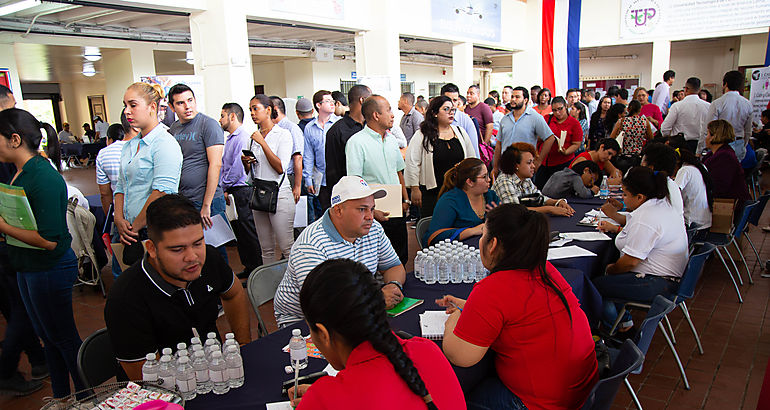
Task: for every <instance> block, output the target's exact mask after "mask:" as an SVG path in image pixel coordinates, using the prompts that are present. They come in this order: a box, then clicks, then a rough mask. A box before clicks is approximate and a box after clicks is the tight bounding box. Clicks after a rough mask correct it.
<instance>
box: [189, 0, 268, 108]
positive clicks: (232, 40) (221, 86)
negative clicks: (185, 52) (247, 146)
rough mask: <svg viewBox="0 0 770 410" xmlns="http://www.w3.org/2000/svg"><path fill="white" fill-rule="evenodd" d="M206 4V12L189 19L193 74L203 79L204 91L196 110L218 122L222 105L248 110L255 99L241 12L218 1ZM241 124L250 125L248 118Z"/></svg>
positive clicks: (244, 21)
mask: <svg viewBox="0 0 770 410" xmlns="http://www.w3.org/2000/svg"><path fill="white" fill-rule="evenodd" d="M205 4H206V5H207V7H208V9H207V10H206V11H202V12H196V13H192V14H191V15H190V37H191V39H192V51H193V54H194V55H195V74H196V75H199V76H201V77H202V78H203V88H204V90H205V95H204V96H203V98H198V109H199V111H201V112H204V113H205V114H206V115H209V116H211V117H214V118H219V112H220V108H221V107H222V104H224V103H228V102H237V103H238V104H240V105H241V107H243V109H244V110H246V109H247V106H248V104H249V100H250V99H251V97H253V96H254V76H253V74H252V69H251V55H250V53H249V39H248V33H247V31H246V14H245V12H244V10H243V8H241V7H225V6H224V5H223V2H221V1H219V0H206V1H205ZM201 100H203V101H201ZM244 122H246V123H251V119H250V118H249V116H248V115H247V116H246V118H244Z"/></svg>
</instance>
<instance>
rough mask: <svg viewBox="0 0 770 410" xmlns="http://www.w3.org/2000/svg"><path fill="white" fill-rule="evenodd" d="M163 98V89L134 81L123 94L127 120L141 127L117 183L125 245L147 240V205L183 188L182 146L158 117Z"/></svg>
mask: <svg viewBox="0 0 770 410" xmlns="http://www.w3.org/2000/svg"><path fill="white" fill-rule="evenodd" d="M162 98H163V89H161V87H160V86H159V85H158V84H147V83H133V84H131V85H130V86H129V87H128V89H127V90H126V93H125V94H124V95H123V105H124V106H125V109H124V113H125V115H126V121H128V123H129V124H131V126H132V127H133V128H136V129H139V130H140V133H139V135H137V136H136V138H132V139H131V140H130V141H128V142H126V143H125V144H124V145H123V150H122V151H121V154H120V174H119V175H118V181H117V183H116V185H115V202H114V203H115V212H114V214H115V226H116V227H117V229H118V233H119V234H120V241H121V242H122V243H123V244H125V245H131V244H134V243H137V242H138V241H139V242H141V241H142V240H144V239H147V230H146V225H147V214H146V211H147V206H148V205H150V204H151V203H152V202H153V201H154V200H156V199H158V198H160V197H161V196H163V195H165V194H175V193H177V191H178V190H179V177H180V175H181V172H182V149H181V148H180V147H179V143H178V142H177V141H176V139H174V137H172V136H171V134H169V133H168V131H167V130H166V127H165V126H164V125H162V124H161V123H160V121H159V120H158V105H159V104H160V100H161V99H162ZM124 256H125V255H124ZM125 259H126V258H125V257H124V261H126V260H125ZM126 262H129V261H126Z"/></svg>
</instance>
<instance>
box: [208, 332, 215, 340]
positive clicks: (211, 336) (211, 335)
mask: <svg viewBox="0 0 770 410" xmlns="http://www.w3.org/2000/svg"><path fill="white" fill-rule="evenodd" d="M216 337H217V334H216V333H214V332H208V333H206V338H208V339H216Z"/></svg>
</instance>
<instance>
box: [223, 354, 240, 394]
mask: <svg viewBox="0 0 770 410" xmlns="http://www.w3.org/2000/svg"><path fill="white" fill-rule="evenodd" d="M226 350H227V351H226V352H225V363H226V364H227V379H228V380H227V384H229V385H230V388H232V389H237V388H239V387H241V386H243V358H242V357H241V355H240V353H238V348H237V347H235V346H233V345H229V346H227V349H226Z"/></svg>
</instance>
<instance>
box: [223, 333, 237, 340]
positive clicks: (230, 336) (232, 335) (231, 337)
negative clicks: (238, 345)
mask: <svg viewBox="0 0 770 410" xmlns="http://www.w3.org/2000/svg"><path fill="white" fill-rule="evenodd" d="M225 339H235V334H233V333H228V334H226V335H225Z"/></svg>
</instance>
